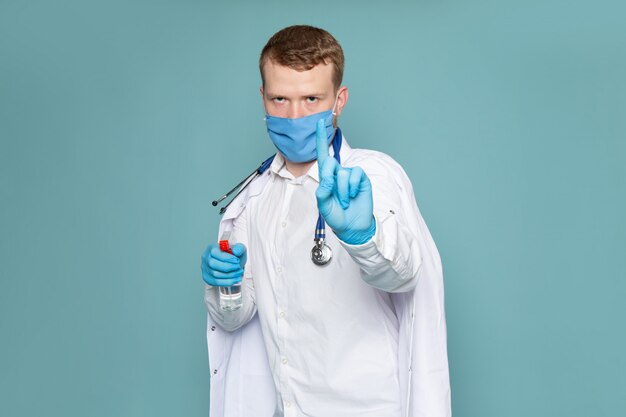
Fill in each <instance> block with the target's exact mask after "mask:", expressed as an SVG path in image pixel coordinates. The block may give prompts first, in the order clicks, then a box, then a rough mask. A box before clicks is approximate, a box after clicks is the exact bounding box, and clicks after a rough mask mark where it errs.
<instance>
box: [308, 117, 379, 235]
mask: <svg viewBox="0 0 626 417" xmlns="http://www.w3.org/2000/svg"><path fill="white" fill-rule="evenodd" d="M316 141H317V144H316V145H317V164H318V167H319V177H320V184H319V186H318V188H317V191H316V192H315V196H316V197H317V207H318V208H319V211H320V213H321V214H322V217H324V220H325V221H326V223H327V224H328V225H329V226H330V227H331V228H332V229H333V231H334V232H335V234H336V235H337V237H338V238H339V239H341V240H342V241H344V242H346V243H349V244H351V245H360V244H363V243H365V242H367V241H369V240H370V239H371V238H372V236H374V233H375V232H376V221H375V220H374V202H373V199H372V183H371V182H370V180H369V178H368V177H367V175H365V172H364V171H363V169H361V168H360V167H354V168H343V167H342V166H341V165H339V163H338V162H337V160H336V159H335V158H331V157H330V156H329V155H328V139H327V136H326V125H325V121H324V119H321V120H320V121H319V122H318V123H317V129H316Z"/></svg>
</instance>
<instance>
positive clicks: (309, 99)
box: [306, 97, 318, 103]
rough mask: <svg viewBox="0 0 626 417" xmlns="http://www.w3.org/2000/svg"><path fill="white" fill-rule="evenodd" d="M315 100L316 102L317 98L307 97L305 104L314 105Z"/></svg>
mask: <svg viewBox="0 0 626 417" xmlns="http://www.w3.org/2000/svg"><path fill="white" fill-rule="evenodd" d="M317 100H318V98H317V97H307V98H306V102H307V103H316V102H317Z"/></svg>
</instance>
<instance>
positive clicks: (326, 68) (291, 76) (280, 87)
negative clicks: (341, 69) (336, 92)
mask: <svg viewBox="0 0 626 417" xmlns="http://www.w3.org/2000/svg"><path fill="white" fill-rule="evenodd" d="M263 75H264V79H265V89H266V90H267V93H268V94H278V93H280V94H285V91H289V92H292V93H302V94H313V93H316V94H318V93H322V92H325V91H326V90H330V89H332V88H333V79H332V76H333V68H332V65H329V64H319V65H316V66H315V67H313V68H311V69H310V70H306V71H298V70H295V69H293V68H289V67H286V66H283V65H279V64H276V63H274V62H272V61H270V60H268V61H267V62H266V63H265V65H264V66H263Z"/></svg>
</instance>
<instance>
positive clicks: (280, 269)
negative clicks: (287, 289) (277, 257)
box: [276, 266, 283, 274]
mask: <svg viewBox="0 0 626 417" xmlns="http://www.w3.org/2000/svg"><path fill="white" fill-rule="evenodd" d="M276 271H277V272H278V273H279V274H280V273H281V272H283V268H281V267H280V266H279V267H278V268H276Z"/></svg>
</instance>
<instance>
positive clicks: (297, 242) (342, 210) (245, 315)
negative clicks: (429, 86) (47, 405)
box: [202, 26, 450, 417]
mask: <svg viewBox="0 0 626 417" xmlns="http://www.w3.org/2000/svg"><path fill="white" fill-rule="evenodd" d="M259 64H260V70H261V77H262V82H263V83H262V86H261V97H262V100H263V105H264V107H265V111H266V114H267V117H266V123H267V130H268V133H269V136H270V139H271V140H272V142H273V143H274V144H275V145H276V147H277V149H278V153H277V154H276V157H275V158H274V160H273V161H272V163H271V165H270V167H269V169H268V170H267V171H266V172H264V173H263V174H262V175H261V176H259V177H258V178H257V179H255V180H254V181H253V182H252V183H251V184H250V186H248V187H247V188H246V189H245V191H243V192H242V193H241V194H240V195H239V196H238V197H237V198H236V201H234V203H233V204H231V205H230V206H229V209H228V210H227V211H226V213H225V214H224V218H223V219H222V222H221V223H220V235H221V234H222V233H223V232H224V231H228V230H230V231H232V233H233V234H234V236H235V240H236V241H237V242H239V243H238V244H236V245H234V247H233V254H228V253H225V252H222V251H220V249H219V246H218V245H217V244H216V243H213V244H210V245H209V246H208V247H207V249H206V251H205V252H204V254H203V256H202V273H203V279H204V281H205V282H206V284H207V286H206V291H205V301H206V305H207V308H208V329H207V339H208V345H209V362H210V365H211V373H212V378H211V416H213V417H230V416H243V417H271V416H274V417H277V416H315V417H334V416H341V417H349V416H355V417H356V416H359V417H386V416H415V417H417V416H427V417H444V416H449V415H450V388H449V378H448V360H447V347H446V325H445V315H444V304H443V302H444V300H443V279H442V273H441V263H440V259H439V254H438V252H437V249H436V247H435V245H434V243H433V241H432V238H431V236H430V234H429V232H428V229H427V227H426V225H425V223H424V221H423V219H422V217H421V215H420V213H419V211H418V208H417V206H416V203H415V199H414V196H413V191H412V186H411V183H410V181H409V179H408V178H407V176H406V174H405V173H404V171H403V170H402V168H401V167H400V166H399V165H398V164H397V163H396V162H395V161H394V160H392V159H391V158H390V157H389V156H387V155H385V154H383V153H380V152H376V151H370V150H363V149H352V148H351V147H350V146H349V145H348V143H347V142H346V139H345V137H343V135H342V133H341V131H340V129H338V128H337V118H338V117H339V115H341V112H342V111H343V109H344V107H345V106H346V104H347V102H348V89H347V88H346V87H345V86H341V81H342V76H343V66H344V56H343V51H342V49H341V47H340V45H339V44H338V43H337V41H336V40H335V39H334V38H333V37H332V36H331V35H330V34H329V33H328V32H326V31H324V30H322V29H318V28H314V27H310V26H292V27H288V28H285V29H283V30H281V31H279V32H278V33H276V34H275V35H274V36H272V38H271V39H270V40H269V41H268V43H267V45H266V46H265V48H264V49H263V51H262V53H261V58H260V62H259ZM336 153H337V155H336ZM320 217H321V218H323V220H325V223H326V225H327V226H328V227H329V228H330V229H331V230H332V232H331V230H327V232H328V233H326V236H325V243H320V241H319V240H318V241H316V242H317V243H315V246H316V247H317V248H318V249H319V250H320V251H327V252H325V253H324V254H323V255H325V256H326V258H325V259H322V260H320V259H317V262H313V261H312V258H314V257H315V256H313V254H312V247H313V246H314V241H313V237H314V236H313V235H314V233H315V234H316V236H315V237H317V238H319V237H320V236H319V230H316V229H321V228H323V223H321V224H320V222H319V220H320ZM325 245H327V246H328V247H329V248H330V252H331V254H330V260H328V259H327V258H328V257H329V253H328V249H326V248H325ZM317 255H319V253H318V254H317ZM322 258H323V256H322ZM325 261H326V262H325ZM242 280H243V281H242ZM241 281H242V284H243V285H242V297H243V305H242V307H241V308H240V309H238V310H235V311H223V310H222V309H220V306H219V291H218V288H217V287H220V286H230V285H232V284H234V283H237V282H241Z"/></svg>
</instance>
